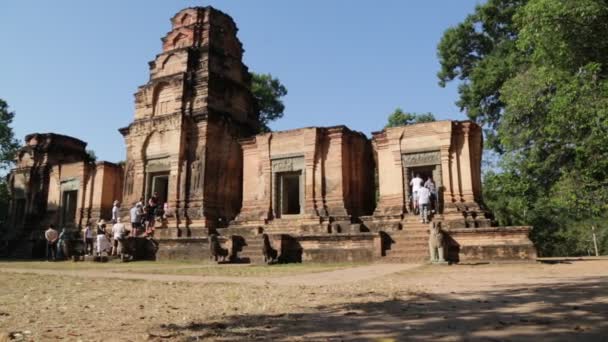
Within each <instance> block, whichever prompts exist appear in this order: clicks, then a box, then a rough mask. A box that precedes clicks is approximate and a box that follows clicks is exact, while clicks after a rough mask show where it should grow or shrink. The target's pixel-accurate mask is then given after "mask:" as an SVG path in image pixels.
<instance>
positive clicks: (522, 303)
mask: <svg viewBox="0 0 608 342" xmlns="http://www.w3.org/2000/svg"><path fill="white" fill-rule="evenodd" d="M360 296H361V298H366V299H368V300H369V301H367V302H360V303H345V304H340V305H334V306H319V307H316V308H313V309H312V310H310V311H306V312H299V313H290V314H286V315H238V314H237V315H233V316H229V317H225V318H224V319H222V320H218V321H215V322H190V323H188V324H175V323H172V322H168V323H167V324H164V325H162V326H161V327H160V328H158V329H157V330H156V332H151V333H150V337H152V338H154V337H158V338H172V339H178V340H184V341H189V340H192V341H196V340H200V339H212V340H216V339H217V340H229V341H233V340H274V341H282V340H294V339H295V340H299V339H303V340H322V341H325V340H329V341H353V340H369V339H376V338H385V339H395V340H406V339H410V340H411V339H416V340H433V341H453V340H457V341H460V340H467V341H470V340H483V341H562V340H563V341H572V340H575V339H576V340H579V341H608V277H594V278H576V281H574V280H573V281H572V282H568V283H561V284H548V285H547V284H543V285H525V284H524V285H519V286H511V287H509V288H500V287H497V288H496V289H495V290H492V291H485V292H477V293H468V292H460V293H458V294H456V293H451V294H426V293H419V294H412V293H408V292H406V291H404V292H403V293H397V294H395V295H394V297H393V298H388V297H386V296H385V295H382V294H379V293H372V292H370V293H363V294H361V295H360ZM376 298H377V299H376ZM268 300H269V301H271V300H272V298H269V299H268ZM354 301H358V300H356V299H355V300H354Z"/></svg>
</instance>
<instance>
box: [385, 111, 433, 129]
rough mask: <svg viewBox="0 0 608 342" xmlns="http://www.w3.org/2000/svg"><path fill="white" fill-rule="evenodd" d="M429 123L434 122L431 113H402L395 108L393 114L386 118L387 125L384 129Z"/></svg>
mask: <svg viewBox="0 0 608 342" xmlns="http://www.w3.org/2000/svg"><path fill="white" fill-rule="evenodd" d="M431 121H435V116H434V115H433V114H432V113H423V114H418V113H408V112H404V111H403V109H401V108H397V109H395V111H394V112H393V114H391V115H389V116H388V123H387V124H386V126H385V128H388V127H397V126H405V125H413V124H416V123H422V122H431Z"/></svg>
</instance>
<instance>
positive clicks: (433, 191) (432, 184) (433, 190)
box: [424, 176, 437, 212]
mask: <svg viewBox="0 0 608 342" xmlns="http://www.w3.org/2000/svg"><path fill="white" fill-rule="evenodd" d="M424 187H425V188H427V189H429V191H430V192H431V211H432V212H435V210H436V207H437V206H436V205H435V203H436V202H437V187H436V186H435V182H433V177H432V176H429V177H428V178H427V180H426V182H424Z"/></svg>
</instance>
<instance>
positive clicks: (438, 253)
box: [429, 222, 446, 264]
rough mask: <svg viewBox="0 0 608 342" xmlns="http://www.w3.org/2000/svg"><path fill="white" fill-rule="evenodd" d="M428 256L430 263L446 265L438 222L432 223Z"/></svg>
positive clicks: (441, 233) (441, 232)
mask: <svg viewBox="0 0 608 342" xmlns="http://www.w3.org/2000/svg"><path fill="white" fill-rule="evenodd" d="M429 252H430V253H429V254H430V255H431V260H430V261H431V262H432V263H435V264H437V263H440V264H443V263H446V261H445V257H444V239H443V231H442V230H441V223H440V222H433V224H432V226H431V229H430V235H429Z"/></svg>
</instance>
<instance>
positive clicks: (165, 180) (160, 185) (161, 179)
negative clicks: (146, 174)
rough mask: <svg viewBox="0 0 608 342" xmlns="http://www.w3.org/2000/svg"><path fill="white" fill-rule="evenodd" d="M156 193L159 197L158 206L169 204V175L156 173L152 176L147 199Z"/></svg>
mask: <svg viewBox="0 0 608 342" xmlns="http://www.w3.org/2000/svg"><path fill="white" fill-rule="evenodd" d="M154 193H156V194H157V195H158V204H159V205H160V204H164V203H166V202H167V199H168V194H169V173H168V172H163V173H154V174H151V175H150V181H149V184H148V193H147V195H148V196H147V197H148V198H150V197H152V195H153V194H154Z"/></svg>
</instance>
